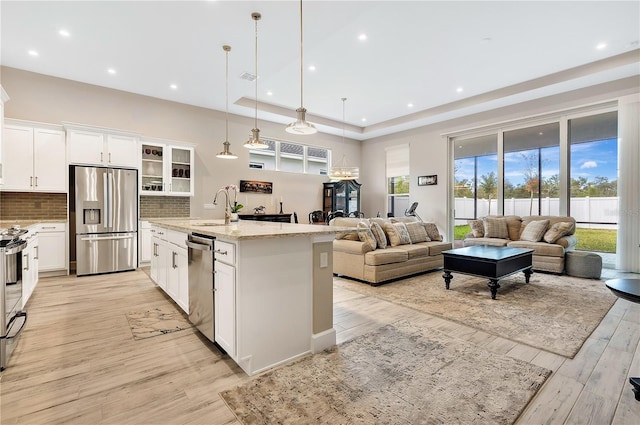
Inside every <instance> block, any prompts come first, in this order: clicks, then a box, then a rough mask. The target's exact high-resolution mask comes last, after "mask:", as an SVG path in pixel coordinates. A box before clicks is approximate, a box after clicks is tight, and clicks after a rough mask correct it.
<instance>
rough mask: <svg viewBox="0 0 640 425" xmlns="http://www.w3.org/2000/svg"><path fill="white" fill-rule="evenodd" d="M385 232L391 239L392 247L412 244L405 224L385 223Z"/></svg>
mask: <svg viewBox="0 0 640 425" xmlns="http://www.w3.org/2000/svg"><path fill="white" fill-rule="evenodd" d="M383 229H384V232H385V233H386V234H387V237H388V238H389V244H390V245H391V246H398V245H407V244H410V243H411V238H410V237H409V232H408V231H407V226H405V225H404V223H385V225H384V227H383Z"/></svg>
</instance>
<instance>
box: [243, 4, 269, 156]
mask: <svg viewBox="0 0 640 425" xmlns="http://www.w3.org/2000/svg"><path fill="white" fill-rule="evenodd" d="M260 18H262V15H260V14H259V13H258V12H253V13H252V14H251V19H253V20H254V21H255V23H256V54H255V56H256V57H255V62H256V114H255V121H254V126H253V128H252V129H251V137H250V138H249V140H247V141H246V142H244V145H243V146H244V147H245V148H248V149H267V148H268V147H269V145H268V144H266V143H265V142H263V141H262V140H260V129H259V128H258V21H259V20H260Z"/></svg>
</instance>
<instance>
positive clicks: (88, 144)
mask: <svg viewBox="0 0 640 425" xmlns="http://www.w3.org/2000/svg"><path fill="white" fill-rule="evenodd" d="M67 152H68V157H69V163H70V164H88V165H103V166H106V167H128V168H138V136H136V135H127V134H119V133H116V132H109V131H93V130H85V129H74V128H69V129H68V130H67Z"/></svg>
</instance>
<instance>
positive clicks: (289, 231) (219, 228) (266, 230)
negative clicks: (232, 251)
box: [148, 218, 355, 240]
mask: <svg viewBox="0 0 640 425" xmlns="http://www.w3.org/2000/svg"><path fill="white" fill-rule="evenodd" d="M148 221H149V223H151V224H155V225H158V226H162V227H165V228H167V229H174V230H178V231H182V232H197V233H201V234H204V235H208V236H215V237H217V238H223V239H232V240H242V239H262V238H288V237H292V236H312V235H335V234H337V233H352V232H354V231H355V229H354V228H353V227H339V226H316V225H313V224H295V223H276V222H271V221H253V220H240V221H238V222H233V223H231V224H227V225H225V224H224V220H210V219H209V220H207V219H182V220H180V219H174V218H172V219H155V220H151V219H150V220H148Z"/></svg>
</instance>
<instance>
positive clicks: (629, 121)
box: [616, 94, 640, 273]
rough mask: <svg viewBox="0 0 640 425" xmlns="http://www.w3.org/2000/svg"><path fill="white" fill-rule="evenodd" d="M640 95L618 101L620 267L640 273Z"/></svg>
mask: <svg viewBox="0 0 640 425" xmlns="http://www.w3.org/2000/svg"><path fill="white" fill-rule="evenodd" d="M639 163H640V95H639V94H636V95H632V96H626V97H623V98H620V99H619V100H618V197H619V199H620V210H619V211H620V212H619V217H618V242H617V251H618V255H617V261H616V268H617V269H620V270H625V271H630V272H635V273H640V167H638V164H639Z"/></svg>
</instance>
